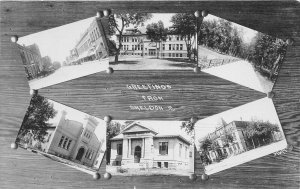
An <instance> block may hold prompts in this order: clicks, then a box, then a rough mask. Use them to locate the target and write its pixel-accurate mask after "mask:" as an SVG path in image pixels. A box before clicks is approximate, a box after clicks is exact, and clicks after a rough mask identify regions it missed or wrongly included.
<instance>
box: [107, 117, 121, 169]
mask: <svg viewBox="0 0 300 189" xmlns="http://www.w3.org/2000/svg"><path fill="white" fill-rule="evenodd" d="M123 128H124V126H122V125H121V124H120V123H119V122H114V121H111V122H110V123H109V124H108V125H107V131H106V146H107V148H106V162H107V163H110V152H111V142H110V139H111V138H113V137H115V136H117V135H118V134H119V133H120V132H121V131H122V129H123Z"/></svg>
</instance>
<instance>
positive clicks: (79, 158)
mask: <svg viewBox="0 0 300 189" xmlns="http://www.w3.org/2000/svg"><path fill="white" fill-rule="evenodd" d="M83 154H84V148H83V147H81V148H79V150H78V153H77V156H76V158H75V159H76V160H78V161H81V159H82V157H83Z"/></svg>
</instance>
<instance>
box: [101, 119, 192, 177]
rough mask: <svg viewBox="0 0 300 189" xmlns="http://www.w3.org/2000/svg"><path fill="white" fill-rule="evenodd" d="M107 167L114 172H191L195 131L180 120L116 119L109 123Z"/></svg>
mask: <svg viewBox="0 0 300 189" xmlns="http://www.w3.org/2000/svg"><path fill="white" fill-rule="evenodd" d="M107 137H108V143H107V154H106V158H107V159H106V162H107V165H106V170H107V172H109V173H111V174H113V175H124V176H130V175H189V174H191V173H193V172H194V156H193V149H194V148H193V133H189V132H187V131H186V129H185V127H184V124H183V122H181V121H128V120H127V121H124V120H123V121H122V120H113V121H112V122H111V123H110V124H109V125H108V127H107Z"/></svg>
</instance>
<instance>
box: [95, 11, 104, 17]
mask: <svg viewBox="0 0 300 189" xmlns="http://www.w3.org/2000/svg"><path fill="white" fill-rule="evenodd" d="M103 16H104V13H103V11H97V13H96V17H97V18H102V17H103Z"/></svg>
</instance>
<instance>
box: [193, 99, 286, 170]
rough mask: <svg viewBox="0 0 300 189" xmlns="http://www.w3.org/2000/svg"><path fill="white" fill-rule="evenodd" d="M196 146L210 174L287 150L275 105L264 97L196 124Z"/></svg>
mask: <svg viewBox="0 0 300 189" xmlns="http://www.w3.org/2000/svg"><path fill="white" fill-rule="evenodd" d="M194 129H195V145H196V149H197V152H196V153H198V154H199V155H200V160H201V164H202V165H203V166H204V172H205V173H206V174H207V175H211V174H214V173H217V172H219V171H222V170H225V169H229V168H231V167H233V166H237V165H240V164H242V163H246V162H248V161H251V160H254V159H257V158H260V157H263V156H266V155H269V154H272V153H274V152H277V151H279V150H283V149H285V148H286V147H287V142H286V139H285V136H284V133H283V131H282V128H281V124H280V122H279V119H278V116H277V113H276V110H275V107H274V105H273V102H272V100H271V99H269V98H267V97H266V98H263V99H260V100H257V101H254V102H251V103H248V104H245V105H242V106H240V107H238V108H234V109H231V110H228V111H225V112H222V113H219V114H216V115H213V116H210V117H208V118H205V119H202V120H199V121H197V122H196V123H195V125H194Z"/></svg>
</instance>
